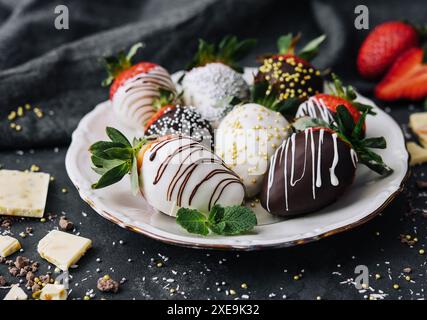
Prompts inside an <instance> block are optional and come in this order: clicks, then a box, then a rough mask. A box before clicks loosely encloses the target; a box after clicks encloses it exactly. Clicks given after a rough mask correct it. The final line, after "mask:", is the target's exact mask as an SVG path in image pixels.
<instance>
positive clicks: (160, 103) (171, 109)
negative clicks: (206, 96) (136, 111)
mask: <svg viewBox="0 0 427 320" xmlns="http://www.w3.org/2000/svg"><path fill="white" fill-rule="evenodd" d="M154 106H155V107H156V108H157V110H158V111H157V112H156V113H155V114H154V115H153V116H152V117H151V119H150V120H149V121H148V122H147V124H146V126H145V134H146V135H158V136H166V135H170V134H182V135H184V136H188V137H191V138H193V139H194V140H196V141H199V142H201V143H202V144H203V145H205V146H207V147H209V148H213V129H212V127H211V125H210V123H209V122H208V121H207V120H204V119H203V118H202V116H201V115H200V114H199V113H198V112H197V109H196V108H194V107H191V106H180V105H179V97H176V95H175V94H174V93H173V92H170V91H166V90H161V91H160V98H159V99H156V100H155V101H154Z"/></svg>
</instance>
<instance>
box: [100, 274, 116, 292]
mask: <svg viewBox="0 0 427 320" xmlns="http://www.w3.org/2000/svg"><path fill="white" fill-rule="evenodd" d="M97 288H98V289H99V291H102V292H113V293H117V291H119V283H118V282H117V281H114V280H113V279H111V278H110V277H109V276H104V277H102V278H99V279H98V284H97Z"/></svg>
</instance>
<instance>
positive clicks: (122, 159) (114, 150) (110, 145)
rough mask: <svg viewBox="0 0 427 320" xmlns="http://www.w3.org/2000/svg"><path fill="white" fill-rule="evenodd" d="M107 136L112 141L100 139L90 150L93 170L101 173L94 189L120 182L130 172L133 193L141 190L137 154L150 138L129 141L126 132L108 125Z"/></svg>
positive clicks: (93, 186)
mask: <svg viewBox="0 0 427 320" xmlns="http://www.w3.org/2000/svg"><path fill="white" fill-rule="evenodd" d="M106 133H107V136H108V137H109V138H110V139H111V141H98V142H95V143H94V144H92V145H91V146H90V148H89V152H90V153H91V154H92V156H91V160H92V164H93V165H94V166H93V168H92V169H93V171H95V172H96V173H97V174H99V175H101V178H100V179H99V180H98V182H96V183H94V184H93V185H92V188H93V189H101V188H105V187H107V186H110V185H112V184H114V183H116V182H119V181H120V180H121V179H122V178H123V177H124V176H125V175H126V174H128V173H130V176H131V186H132V192H133V194H136V193H137V191H138V190H139V178H138V168H137V160H136V159H137V155H138V152H139V150H140V149H141V147H142V146H143V145H144V144H145V143H147V142H148V141H149V138H144V139H134V140H133V144H131V143H130V142H129V140H128V139H127V138H126V136H125V135H124V134H122V133H121V132H120V131H118V130H117V129H114V128H111V127H107V128H106Z"/></svg>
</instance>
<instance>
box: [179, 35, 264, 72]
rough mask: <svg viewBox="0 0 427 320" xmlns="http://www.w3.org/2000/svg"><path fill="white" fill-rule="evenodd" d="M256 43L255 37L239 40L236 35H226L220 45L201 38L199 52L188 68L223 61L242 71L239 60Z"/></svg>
mask: <svg viewBox="0 0 427 320" xmlns="http://www.w3.org/2000/svg"><path fill="white" fill-rule="evenodd" d="M255 44H256V40H255V39H247V40H243V41H239V40H238V39H237V37H235V36H226V37H225V38H224V39H222V40H221V42H220V43H219V44H218V45H215V44H213V43H208V42H206V41H204V40H202V39H200V40H199V48H198V50H197V53H196V55H195V57H194V58H193V61H192V62H191V63H190V64H189V65H188V66H187V69H188V70H190V69H192V68H194V67H200V66H204V65H206V64H208V63H212V62H221V63H223V64H225V65H228V66H229V67H231V68H233V69H234V70H236V71H237V72H240V73H241V72H243V69H242V68H241V67H240V66H239V65H238V63H237V62H238V61H240V60H242V59H243V58H244V57H245V56H246V55H247V54H248V53H249V52H250V51H251V50H252V48H253V47H254V46H255Z"/></svg>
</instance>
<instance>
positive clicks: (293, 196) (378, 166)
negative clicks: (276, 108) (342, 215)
mask: <svg viewBox="0 0 427 320" xmlns="http://www.w3.org/2000/svg"><path fill="white" fill-rule="evenodd" d="M366 114H367V111H365V112H364V113H363V114H362V116H361V117H360V119H359V121H358V122H357V123H355V122H354V119H353V117H352V115H351V114H350V112H349V111H348V109H347V108H346V107H345V106H343V105H340V106H338V107H337V109H336V114H335V122H334V124H332V125H328V124H327V123H326V122H325V121H323V120H321V119H318V118H309V117H304V118H300V119H298V120H297V121H296V122H295V123H294V125H293V126H294V129H295V133H293V134H292V135H291V136H290V137H289V138H288V139H286V140H285V141H284V142H283V144H282V145H281V146H280V147H279V148H278V149H277V151H276V153H275V154H274V156H273V157H272V158H271V161H270V168H269V172H268V175H267V176H266V177H265V178H264V182H263V188H262V192H261V203H262V205H263V207H264V208H265V209H266V210H267V211H268V212H270V213H272V214H274V215H279V216H284V217H290V216H295V215H299V214H305V213H309V212H314V211H317V210H320V209H322V208H323V207H325V206H327V205H329V204H331V203H332V202H334V201H335V200H337V199H338V198H339V197H340V196H341V195H342V194H343V193H344V192H345V190H346V189H347V188H348V187H349V186H350V185H351V184H352V182H353V179H354V175H355V172H356V165H357V163H362V164H365V165H366V166H368V167H369V168H370V169H372V170H374V171H375V172H377V173H378V174H380V175H383V176H386V175H388V174H390V173H392V172H393V170H392V169H391V168H389V167H388V166H387V165H386V164H384V162H383V160H382V158H381V157H380V156H379V155H378V154H376V153H374V152H373V151H372V150H370V149H371V148H385V147H386V142H385V140H384V138H382V137H380V138H361V136H362V135H361V132H362V130H363V123H364V120H365V117H366Z"/></svg>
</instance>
